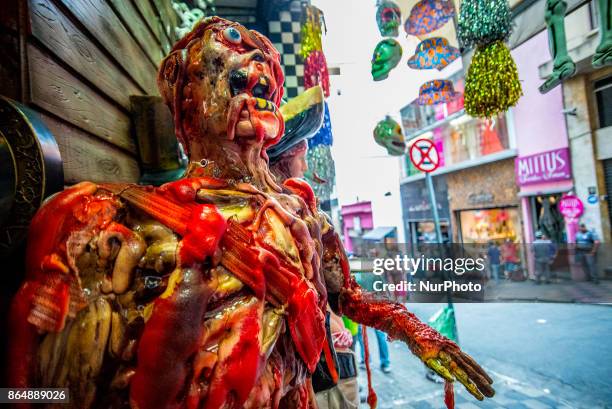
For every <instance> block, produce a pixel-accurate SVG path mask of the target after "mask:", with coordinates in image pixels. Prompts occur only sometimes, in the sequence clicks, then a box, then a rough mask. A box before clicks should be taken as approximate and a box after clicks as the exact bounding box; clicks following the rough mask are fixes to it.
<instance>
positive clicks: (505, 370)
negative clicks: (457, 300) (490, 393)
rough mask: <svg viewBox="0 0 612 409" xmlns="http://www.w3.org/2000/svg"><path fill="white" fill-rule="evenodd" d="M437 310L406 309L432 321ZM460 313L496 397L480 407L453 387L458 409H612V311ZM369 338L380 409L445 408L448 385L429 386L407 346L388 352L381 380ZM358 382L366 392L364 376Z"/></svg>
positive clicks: (464, 309)
mask: <svg viewBox="0 0 612 409" xmlns="http://www.w3.org/2000/svg"><path fill="white" fill-rule="evenodd" d="M440 306H441V305H440V304H409V305H408V308H409V310H410V311H412V312H414V313H415V314H416V315H417V316H418V317H419V318H420V319H422V320H427V319H428V318H429V317H431V316H432V315H433V314H434V313H435V312H436V311H437V310H438V309H439V308H440ZM455 312H456V317H457V326H458V331H459V343H460V346H461V347H462V348H463V349H464V350H465V351H467V352H468V353H469V354H470V355H472V356H473V357H474V358H475V359H476V360H477V361H478V362H479V363H480V364H481V365H482V366H483V367H484V368H485V370H487V372H488V373H489V374H490V375H491V376H492V378H493V379H494V382H495V383H494V385H493V387H494V388H495V390H496V396H495V397H494V398H492V399H488V400H486V401H485V402H479V401H477V400H476V399H474V398H473V397H472V396H471V395H469V394H468V393H467V392H466V391H465V390H464V389H463V386H462V385H461V384H459V383H456V384H455V399H456V407H457V408H458V409H473V408H511V409H525V408H528V409H545V408H612V387H611V380H612V342H610V340H611V339H612V308H611V307H610V306H603V305H579V304H552V303H551V304H538V303H504V304H502V303H490V304H456V305H455ZM368 335H369V337H368V339H369V341H370V352H371V355H372V368H373V373H372V377H373V383H374V388H375V390H376V392H377V394H378V401H379V406H378V407H379V408H416V409H428V408H444V407H445V406H444V400H443V384H435V383H433V382H431V381H429V380H427V379H426V378H425V369H424V367H423V365H422V364H421V363H420V361H419V360H418V359H417V358H415V357H414V356H412V354H411V353H410V352H409V350H408V348H407V347H406V346H405V345H404V344H402V343H400V342H393V343H391V344H390V345H389V349H390V356H391V367H392V372H391V373H390V374H387V375H385V374H383V372H382V371H381V370H380V368H379V364H378V347H377V343H376V337H375V335H374V332H373V331H372V330H369V331H368ZM357 352H358V354H359V351H357ZM358 359H359V358H358ZM359 378H360V379H359V380H360V385H362V387H363V391H366V390H367V389H366V385H367V383H366V377H365V371H361V372H360V375H359ZM362 393H365V392H362ZM364 405H365V404H362V407H367V406H364Z"/></svg>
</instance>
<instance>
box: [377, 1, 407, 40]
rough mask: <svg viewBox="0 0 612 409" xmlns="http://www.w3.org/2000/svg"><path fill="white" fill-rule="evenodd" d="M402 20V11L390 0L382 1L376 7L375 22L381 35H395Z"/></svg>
mask: <svg viewBox="0 0 612 409" xmlns="http://www.w3.org/2000/svg"><path fill="white" fill-rule="evenodd" d="M401 21H402V11H401V10H400V8H399V6H398V5H397V4H395V3H394V2H392V1H383V2H381V3H380V4H379V5H378V9H376V24H377V25H378V30H379V31H380V35H382V36H383V37H397V35H398V34H399V25H400V23H401Z"/></svg>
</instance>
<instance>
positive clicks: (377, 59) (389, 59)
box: [372, 38, 402, 81]
mask: <svg viewBox="0 0 612 409" xmlns="http://www.w3.org/2000/svg"><path fill="white" fill-rule="evenodd" d="M401 59H402V47H401V46H400V44H399V43H398V42H397V41H395V40H394V39H392V38H386V39H384V40H382V41H381V42H379V43H378V44H377V45H376V48H375V49H374V55H373V56H372V78H374V81H381V80H384V79H386V78H387V77H388V76H389V71H391V70H392V69H393V68H395V67H397V64H399V62H400V60H401Z"/></svg>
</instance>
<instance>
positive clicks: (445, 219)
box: [400, 175, 451, 244]
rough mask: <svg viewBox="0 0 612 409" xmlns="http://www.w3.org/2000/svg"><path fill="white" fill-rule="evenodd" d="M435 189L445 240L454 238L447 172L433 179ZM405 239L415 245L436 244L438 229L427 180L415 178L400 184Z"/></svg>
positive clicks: (448, 240) (443, 239)
mask: <svg viewBox="0 0 612 409" xmlns="http://www.w3.org/2000/svg"><path fill="white" fill-rule="evenodd" d="M433 185H434V191H435V195H436V202H437V207H438V215H439V217H440V229H441V231H442V241H444V242H450V241H451V230H450V212H449V206H448V187H447V183H446V177H445V176H444V175H441V176H436V177H434V178H433ZM400 192H401V196H402V211H403V217H404V229H405V232H406V241H407V242H409V243H412V244H418V243H433V242H435V241H436V231H435V226H434V222H433V215H432V211H431V202H430V200H429V192H428V191H427V186H426V185H425V180H424V179H420V180H415V181H412V182H409V183H404V184H402V185H401V186H400Z"/></svg>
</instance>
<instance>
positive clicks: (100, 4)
mask: <svg viewBox="0 0 612 409" xmlns="http://www.w3.org/2000/svg"><path fill="white" fill-rule="evenodd" d="M61 1H62V2H63V3H64V4H65V5H66V7H67V8H68V9H69V10H70V12H71V13H72V14H73V15H74V16H75V17H76V18H77V19H78V20H79V21H80V22H81V23H82V24H83V25H84V26H85V28H87V30H88V31H89V32H90V33H91V34H92V35H93V36H95V37H96V39H97V40H98V41H99V42H100V43H101V44H102V46H103V47H104V48H105V49H106V51H108V52H109V53H110V54H111V55H112V56H113V57H114V58H115V59H116V60H117V61H118V62H119V64H121V66H122V67H123V68H124V69H125V70H126V71H127V72H128V73H129V74H130V75H131V76H132V78H133V79H134V80H135V81H136V82H137V83H138V84H139V85H140V86H142V87H143V88H144V89H145V91H146V92H147V93H149V94H151V95H157V93H158V92H157V86H156V84H155V75H156V73H157V67H156V66H155V65H154V64H153V63H152V62H151V61H150V60H149V57H148V56H147V55H146V54H145V52H144V51H143V50H142V49H141V48H140V46H139V45H138V43H136V41H135V40H134V39H133V38H132V36H131V35H130V33H129V32H128V31H127V29H126V28H125V27H124V25H123V24H122V23H121V21H120V20H119V17H117V16H116V15H115V13H114V12H113V10H112V8H111V7H110V6H109V5H108V4H107V3H106V2H105V1H104V0H61Z"/></svg>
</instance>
